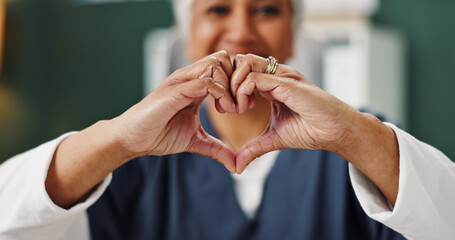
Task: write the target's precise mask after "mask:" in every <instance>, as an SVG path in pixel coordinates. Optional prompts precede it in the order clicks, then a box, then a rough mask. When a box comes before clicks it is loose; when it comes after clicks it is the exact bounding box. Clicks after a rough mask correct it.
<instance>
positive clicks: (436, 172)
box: [0, 123, 455, 240]
mask: <svg viewBox="0 0 455 240" xmlns="http://www.w3.org/2000/svg"><path fill="white" fill-rule="evenodd" d="M386 124H387V125H388V126H389V127H391V128H392V129H393V130H394V131H395V133H396V135H397V139H398V144H399V148H400V177H399V192H398V197H397V201H396V204H395V207H394V208H393V209H392V208H391V207H390V205H389V204H388V202H387V200H386V199H385V198H384V197H383V195H382V194H381V193H380V192H379V190H378V188H377V187H376V186H375V185H374V184H373V183H372V182H371V181H369V180H368V178H367V177H366V176H365V175H363V174H362V173H361V172H360V171H359V170H357V169H356V168H355V167H354V166H353V165H350V166H349V172H350V177H351V181H352V184H353V187H354V191H355V194H356V196H357V198H358V200H359V202H360V204H361V206H362V208H363V209H364V211H365V212H366V213H367V214H368V216H370V217H371V218H373V219H375V220H376V221H379V222H381V223H383V224H385V225H387V226H388V227H390V228H392V229H394V230H395V231H397V232H400V233H401V234H403V235H404V236H405V237H406V238H408V239H413V240H427V239H435V240H439V239H440V240H443V239H452V238H453V236H455V210H453V209H454V208H453V206H452V205H453V203H454V202H455V164H454V163H452V162H451V161H450V159H448V158H447V157H446V156H445V155H444V154H443V153H441V152H440V151H438V150H437V149H435V148H433V147H431V146H429V145H427V144H425V143H422V142H420V141H418V140H417V139H415V138H414V137H412V136H411V135H409V134H407V133H406V132H404V131H402V130H400V129H398V128H397V127H395V126H394V125H392V124H388V123H386ZM69 134H72V133H68V134H65V135H63V136H61V137H59V138H57V139H55V140H53V141H50V142H48V143H45V144H43V145H41V146H39V147H37V148H35V149H32V150H30V151H28V152H25V153H23V154H20V155H17V156H15V157H13V158H12V159H10V160H8V161H7V162H5V163H4V164H2V165H1V166H0V239H1V240H3V239H5V240H6V239H35V240H41V239H43V240H53V239H56V240H57V239H67V240H69V239H78V240H84V239H90V236H89V226H88V220H87V214H86V209H87V208H88V207H89V206H91V205H92V204H93V203H94V202H95V201H96V200H97V199H98V198H99V197H100V196H101V194H102V193H103V192H104V190H105V189H106V187H107V186H108V185H109V183H110V181H111V178H112V175H109V176H108V177H107V178H106V179H105V180H104V181H103V182H102V183H101V184H100V185H99V186H98V188H97V189H96V191H94V192H93V193H92V194H91V195H90V196H89V198H88V199H87V200H86V201H84V202H82V203H79V204H77V205H76V206H74V207H72V208H71V209H69V210H65V209H62V208H60V207H58V206H56V205H55V204H54V203H53V202H52V201H51V199H50V198H49V196H48V195H47V192H46V190H45V187H44V186H45V185H44V183H45V179H46V176H47V170H48V168H49V164H50V162H51V160H52V156H53V154H54V151H55V149H56V147H57V146H58V144H59V143H60V142H61V141H62V140H63V139H64V138H65V137H67V136H68V135H69ZM273 155H275V156H274V157H273ZM270 156H272V157H270ZM275 158H276V153H271V154H270V155H268V157H266V160H265V161H258V162H264V164H263V166H260V167H258V168H257V169H260V170H257V171H255V170H256V168H254V169H255V170H251V172H256V174H254V173H253V174H252V176H253V177H252V176H250V175H251V174H249V173H248V172H250V170H248V172H245V173H244V174H245V177H243V176H241V177H235V178H234V180H235V183H236V184H235V185H236V192H237V194H238V198H239V203H240V204H241V206H242V208H243V209H244V211H245V212H246V214H247V215H248V216H250V217H253V216H254V214H255V212H256V210H257V207H258V206H259V204H260V200H261V198H262V189H263V185H264V181H265V177H266V176H267V174H268V172H269V171H270V169H271V166H272V165H273V162H274V161H275ZM262 160H264V159H262ZM252 164H253V163H252ZM252 166H254V165H252ZM252 166H250V167H251V169H253V168H252ZM254 176H256V178H254ZM247 178H254V180H252V181H253V182H255V184H252V185H250V186H247V185H244V182H249V181H245V180H244V179H247ZM245 189H255V190H253V191H254V192H255V193H254V194H253V195H254V196H253V197H252V198H253V199H256V200H255V201H254V202H248V201H246V200H244V199H246V197H244V196H245V195H244V192H246V190H245ZM258 199H259V200H258Z"/></svg>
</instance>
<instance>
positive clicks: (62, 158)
mask: <svg viewBox="0 0 455 240" xmlns="http://www.w3.org/2000/svg"><path fill="white" fill-rule="evenodd" d="M134 157H135V156H133V155H132V154H130V153H129V152H128V151H126V150H125V149H124V148H122V147H121V145H120V144H119V141H118V137H117V136H116V132H115V127H114V126H113V122H112V120H111V121H100V122H97V123H96V124H94V125H92V126H90V127H89V128H87V129H85V130H83V131H81V132H79V133H77V134H75V135H72V136H70V137H68V138H66V139H65V140H64V141H63V142H61V143H60V145H59V146H58V148H57V150H56V151H55V154H54V157H53V159H52V162H51V164H50V166H49V170H48V173H47V178H46V183H45V185H46V191H47V193H48V194H49V196H50V198H51V199H52V201H53V202H54V203H55V204H56V205H58V206H60V207H63V208H69V207H71V206H73V205H75V204H77V203H78V202H80V201H81V200H83V199H84V198H85V196H86V195H87V194H89V193H90V192H91V190H92V189H93V188H94V187H95V186H96V185H98V184H99V183H100V182H101V181H102V180H103V179H105V178H106V176H107V175H108V174H109V173H111V172H112V171H114V170H115V169H116V168H118V167H119V166H121V165H122V164H123V163H125V162H126V161H128V160H130V159H132V158H134Z"/></svg>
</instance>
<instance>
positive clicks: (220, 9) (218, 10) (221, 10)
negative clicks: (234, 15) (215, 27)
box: [209, 6, 229, 16]
mask: <svg viewBox="0 0 455 240" xmlns="http://www.w3.org/2000/svg"><path fill="white" fill-rule="evenodd" d="M209 13H210V14H214V15H217V16H224V15H226V14H228V13H229V8H228V7H224V6H215V7H211V8H209Z"/></svg>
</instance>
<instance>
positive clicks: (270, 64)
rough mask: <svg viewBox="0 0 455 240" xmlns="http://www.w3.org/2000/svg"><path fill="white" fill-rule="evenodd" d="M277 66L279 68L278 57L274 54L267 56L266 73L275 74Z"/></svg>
mask: <svg viewBox="0 0 455 240" xmlns="http://www.w3.org/2000/svg"><path fill="white" fill-rule="evenodd" d="M277 68H278V60H276V58H274V57H272V56H269V57H268V58H267V67H266V69H265V73H267V74H275V72H276V69H277Z"/></svg>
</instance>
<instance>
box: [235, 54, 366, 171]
mask: <svg viewBox="0 0 455 240" xmlns="http://www.w3.org/2000/svg"><path fill="white" fill-rule="evenodd" d="M234 62H235V66H238V68H237V69H236V71H235V72H234V74H233V76H232V80H231V91H232V94H233V96H235V98H236V99H237V104H238V111H239V112H240V113H242V112H244V111H246V110H247V108H249V107H252V105H253V104H254V102H255V99H254V94H253V93H254V92H255V91H258V92H259V93H260V94H261V95H262V96H263V97H265V98H266V99H268V100H269V101H270V102H271V104H272V117H271V122H270V126H269V128H268V129H267V130H266V131H265V132H264V133H263V134H262V136H260V137H259V138H256V139H254V140H252V141H251V142H249V143H248V144H247V145H245V146H244V147H243V148H241V149H240V150H239V152H238V153H237V165H236V167H237V172H242V171H243V169H244V168H245V167H246V165H247V164H248V163H250V162H251V161H252V160H253V159H254V158H256V157H258V156H260V155H262V154H264V153H266V152H269V151H272V150H276V149H283V148H300V149H303V148H304V149H327V150H329V149H330V150H333V147H334V146H336V144H337V143H338V142H339V141H342V140H343V138H344V136H345V135H346V134H347V132H348V130H349V128H348V127H347V126H349V124H348V123H349V121H351V120H350V115H349V114H351V115H352V114H353V113H356V112H357V111H356V110H355V109H352V108H351V107H350V106H348V105H347V104H345V103H343V102H342V101H340V100H339V99H337V98H336V97H334V96H332V95H330V94H328V93H326V92H324V91H323V90H321V89H319V88H318V87H317V86H315V85H314V84H312V83H311V82H310V81H308V80H307V79H306V78H305V77H304V76H303V75H302V74H300V73H299V72H297V71H296V70H294V69H292V68H291V67H289V66H286V65H279V67H278V69H277V71H276V73H275V74H266V73H264V72H265V69H266V67H267V61H266V59H264V58H262V57H258V56H255V55H250V54H249V55H238V56H237V57H236V59H235V61H234Z"/></svg>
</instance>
